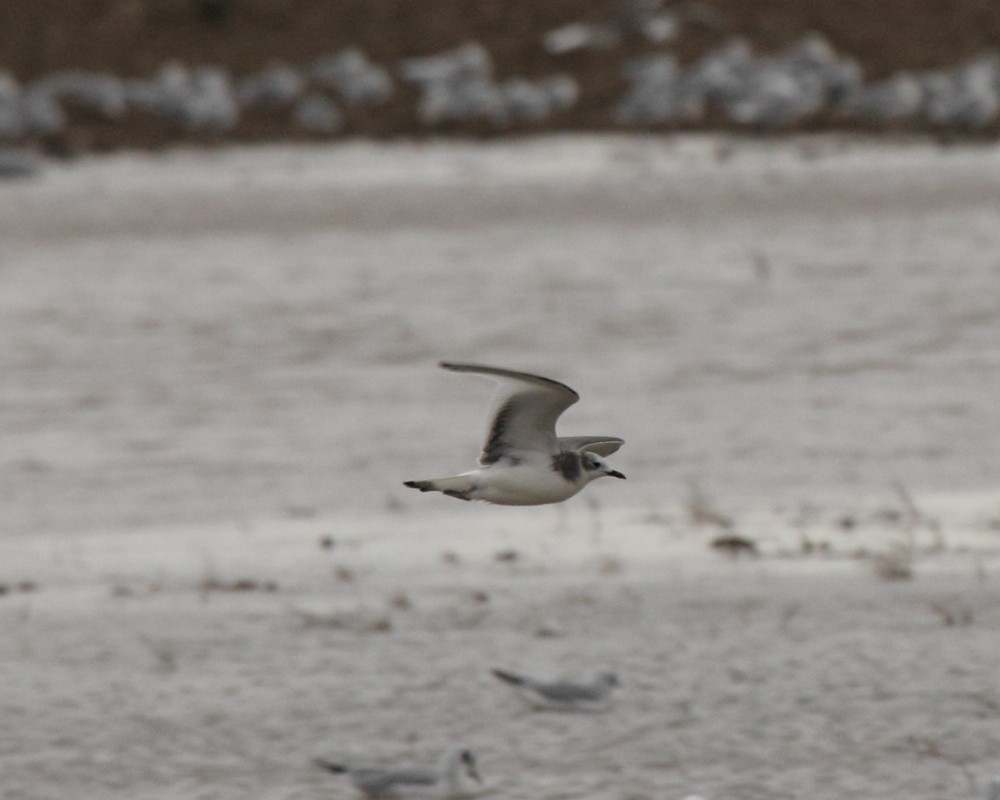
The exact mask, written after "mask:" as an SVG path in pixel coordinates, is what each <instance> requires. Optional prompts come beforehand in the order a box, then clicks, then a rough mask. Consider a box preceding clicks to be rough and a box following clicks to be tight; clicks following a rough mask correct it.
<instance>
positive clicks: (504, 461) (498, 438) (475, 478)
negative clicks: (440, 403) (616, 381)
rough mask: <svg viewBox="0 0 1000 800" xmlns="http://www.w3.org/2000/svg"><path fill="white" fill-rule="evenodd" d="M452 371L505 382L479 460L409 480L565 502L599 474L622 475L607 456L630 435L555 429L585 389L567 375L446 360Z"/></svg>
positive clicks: (472, 492) (521, 499) (505, 501)
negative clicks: (449, 472)
mask: <svg viewBox="0 0 1000 800" xmlns="http://www.w3.org/2000/svg"><path fill="white" fill-rule="evenodd" d="M440 366H441V367H443V368H444V369H447V370H451V371H452V372H472V373H475V374H477V375H486V376H487V377H490V378H493V379H494V380H496V381H497V382H498V383H499V384H500V388H499V390H498V392H497V397H496V400H495V406H494V412H493V421H492V422H491V423H490V430H489V433H488V435H487V437H486V444H485V445H484V446H483V452H482V454H481V455H480V456H479V463H480V465H481V466H480V468H479V469H474V470H472V471H471V472H463V473H462V474H461V475H453V476H451V477H449V478H436V479H434V480H427V481H406V482H405V483H404V484H403V485H404V486H409V487H410V488H411V489H419V490H420V491H421V492H442V493H443V494H446V495H448V496H449V497H457V498H458V499H459V500H484V501H485V502H487V503H495V504H497V505H504V506H537V505H544V504H546V503H560V502H562V501H563V500H566V499H568V498H570V497H572V496H573V495H575V494H576V493H577V492H579V491H580V490H581V489H582V488H583V487H584V486H586V485H587V484H588V483H590V482H591V481H592V480H594V479H596V478H600V477H602V476H604V475H610V476H611V477H612V478H623V479H624V477H625V476H624V475H622V474H621V473H620V472H619V471H618V470H616V469H612V468H611V466H610V465H609V464H608V463H607V462H606V461H604V459H603V458H601V456H609V455H611V454H612V453H614V452H615V451H616V450H617V449H618V448H619V447H621V446H622V445H623V444H624V443H625V441H624V440H623V439H619V438H618V437H617V436H566V437H557V436H556V420H557V419H558V418H559V415H560V414H562V412H563V411H565V410H566V409H567V408H569V407H570V406H571V405H573V403H575V402H576V401H577V400H579V399H580V395H578V394H577V393H576V392H574V391H573V390H572V389H570V388H569V387H568V386H566V385H565V384H563V383H559V382H558V381H554V380H551V379H550V378H543V377H541V376H539V375H529V374H528V373H526V372H515V371H513V370H509V369H500V368H498V367H482V366H477V365H475V364H452V363H447V362H441V364H440Z"/></svg>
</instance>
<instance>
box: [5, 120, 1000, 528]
mask: <svg viewBox="0 0 1000 800" xmlns="http://www.w3.org/2000/svg"><path fill="white" fill-rule="evenodd" d="M0 268H2V277H3V291H2V293H0V370H2V374H3V381H2V384H0V426H2V429H3V442H4V445H3V449H2V456H0V502H2V507H3V509H4V514H3V517H2V523H0V532H2V533H23V532H41V531H76V530H92V529H115V530H117V529H128V528H138V527H145V526H148V525H153V524H162V523H190V522H195V521H226V520H243V519H254V518H259V517H281V516H286V515H288V516H295V517H301V516H309V515H313V514H321V515H329V514H337V513H341V512H345V511H351V512H354V511H358V512H366V511H378V510H382V509H384V508H386V507H396V506H397V505H398V504H399V503H404V504H406V505H407V506H410V507H417V504H418V503H423V504H426V505H427V506H428V507H429V508H433V509H434V510H442V509H447V510H448V513H452V511H451V509H450V507H449V506H448V504H449V503H451V504H453V505H454V506H455V509H454V513H468V512H469V509H465V510H460V509H459V508H458V506H460V505H462V504H457V503H454V501H451V500H450V499H448V498H442V497H437V496H435V497H433V498H432V497H429V496H425V497H420V496H417V495H416V494H412V496H411V493H409V492H408V491H407V490H406V489H404V488H402V487H401V486H400V482H401V481H403V480H406V479H409V478H423V477H432V476H436V475H441V474H451V473H452V472H456V471H461V470H464V469H466V468H469V467H470V466H471V465H472V464H473V463H474V460H475V457H476V455H477V453H478V448H479V446H480V444H481V440H482V437H483V435H484V432H485V430H484V428H485V417H484V414H485V410H486V406H487V403H488V400H489V396H490V391H491V390H490V387H489V384H487V383H486V382H482V381H479V380H476V379H473V378H469V377H465V376H455V375H449V374H447V373H444V372H442V371H439V370H437V369H436V368H435V366H434V365H435V363H436V362H437V361H438V360H440V359H452V360H466V361H477V362H483V363H488V364H496V365H502V366H510V367H514V368H521V369H528V370H532V371H537V372H540V373H542V374H545V375H550V376H552V377H554V378H557V379H559V380H562V381H564V382H566V383H568V384H569V385H571V386H573V387H574V388H575V389H577V390H578V391H579V392H580V394H581V395H582V398H583V400H582V402H580V403H579V404H578V405H577V406H575V407H574V408H572V409H571V410H570V411H569V412H568V413H567V414H566V415H565V417H564V419H563V424H562V428H561V432H562V433H564V434H573V433H601V434H614V435H620V436H622V437H624V438H625V439H626V441H627V444H626V446H625V447H624V448H623V449H622V450H621V451H620V452H619V453H618V454H617V455H616V456H615V457H614V458H613V461H614V463H615V465H616V466H617V467H618V468H619V469H621V470H622V471H623V472H625V473H626V474H627V475H628V477H629V480H628V481H627V482H624V483H622V482H617V481H615V482H611V481H607V482H602V483H600V484H597V485H595V486H594V487H591V489H590V490H588V495H592V497H593V498H594V499H593V501H592V502H599V503H600V504H602V505H604V506H608V507H610V506H616V507H643V508H656V507H658V505H659V504H661V503H664V502H673V501H676V500H677V499H679V498H681V497H683V496H684V494H685V493H686V491H687V489H686V481H687V480H688V479H694V480H696V481H697V482H698V483H699V484H700V485H701V486H703V487H704V488H705V490H706V491H708V492H709V493H710V494H711V495H712V496H715V497H720V498H735V497H755V498H770V499H774V500H776V501H777V500H780V501H782V502H809V501H810V500H811V499H813V498H815V497H817V496H821V495H822V496H828V495H830V494H831V493H832V494H850V495H856V494H859V493H860V494H871V493H882V492H884V491H886V487H888V486H890V485H891V484H892V483H893V482H894V481H900V482H902V483H903V484H904V485H906V486H907V487H909V488H910V489H912V490H914V491H943V490H966V489H981V488H991V487H995V485H996V480H997V475H1000V449H998V448H997V446H996V442H997V432H998V431H1000V404H998V403H997V397H1000V324H998V320H1000V291H998V286H1000V150H998V149H997V148H995V147H967V148H956V149H940V148H938V147H935V146H932V145H929V144H914V143H910V144H906V143H904V144H898V143H897V144H888V143H882V144H880V143H860V142H858V143H850V142H848V143H845V142H841V141H837V140H833V139H822V140H802V141H792V142H784V143H778V142H774V143H750V142H746V143H743V142H739V141H735V142H734V141H730V140H725V139H714V138H706V137H691V138H684V137H681V138H670V139H666V138H663V139H660V138H649V139H643V138H605V139H594V138H577V137H559V138H551V139H540V140H526V141H517V142H504V143H494V144H454V143H449V144H444V143H431V144H423V145H414V144H389V145H375V144H366V143H354V144H345V145H340V146H336V147H315V148H313V147H297V148H293V147H267V148H253V149H234V150H224V151H219V152H181V153H173V154H168V155H158V156H145V155H118V156H113V157H110V158H95V159H86V160H83V161H80V162H77V163H73V164H70V165H67V166H58V167H54V168H52V169H51V170H50V171H49V172H48V174H47V175H45V176H44V177H43V178H42V179H41V180H38V181H33V182H19V183H18V182H11V183H7V184H3V185H0ZM576 502H577V503H585V502H586V500H584V499H583V498H581V499H578V500H577V501H576Z"/></svg>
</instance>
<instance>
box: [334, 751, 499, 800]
mask: <svg viewBox="0 0 1000 800" xmlns="http://www.w3.org/2000/svg"><path fill="white" fill-rule="evenodd" d="M315 763H316V766H318V767H322V768H323V769H325V770H326V771H327V772H333V773H335V774H346V775H347V777H348V778H350V780H351V783H353V784H354V787H355V788H356V789H357V790H358V791H359V792H361V794H363V795H364V796H365V797H366V798H369V800H380V799H381V798H390V797H391V798H397V797H407V796H411V795H415V796H420V797H439V798H447V799H448V800H451V799H452V798H460V797H471V796H473V795H474V794H476V793H477V792H476V790H475V789H474V787H472V786H471V785H470V784H469V782H468V781H467V780H466V778H472V780H474V781H476V783H482V778H480V777H479V772H478V771H477V770H476V758H475V756H474V755H473V754H472V751H471V750H451V751H449V752H447V753H445V754H444V756H443V757H442V759H441V762H440V764H438V766H437V767H403V768H397V769H380V768H377V767H348V766H344V765H343V764H338V763H335V762H332V761H325V760H323V759H321V758H317V759H315Z"/></svg>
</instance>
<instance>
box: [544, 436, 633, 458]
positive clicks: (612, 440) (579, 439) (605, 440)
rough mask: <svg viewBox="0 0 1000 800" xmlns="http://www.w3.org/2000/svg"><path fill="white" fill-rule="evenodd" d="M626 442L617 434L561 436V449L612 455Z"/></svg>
mask: <svg viewBox="0 0 1000 800" xmlns="http://www.w3.org/2000/svg"><path fill="white" fill-rule="evenodd" d="M623 444H625V440H624V439H619V438H618V437H617V436H560V437H559V449H560V450H587V451H589V452H591V453H596V454H597V455H599V456H610V455H611V454H612V453H614V452H615V451H616V450H617V449H618V448H619V447H621V446H622V445H623Z"/></svg>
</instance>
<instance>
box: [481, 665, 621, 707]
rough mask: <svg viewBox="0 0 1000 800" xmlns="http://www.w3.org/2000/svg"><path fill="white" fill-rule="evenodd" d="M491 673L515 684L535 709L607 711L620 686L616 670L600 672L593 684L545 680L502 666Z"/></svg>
mask: <svg viewBox="0 0 1000 800" xmlns="http://www.w3.org/2000/svg"><path fill="white" fill-rule="evenodd" d="M491 672H492V673H493V675H494V677H496V678H498V679H499V680H501V681H503V682H504V683H506V684H509V685H510V686H513V687H515V688H516V689H517V690H518V693H519V694H520V695H521V697H522V698H523V699H524V700H525V701H526V702H527V703H528V704H529V705H530V706H531V707H532V708H537V709H542V710H551V711H604V710H606V709H607V708H608V707H609V706H610V703H611V690H612V689H614V688H615V687H616V686H618V676H617V675H616V674H615V673H614V672H599V673H598V674H597V675H596V676H594V680H592V681H591V682H590V683H572V682H570V681H551V682H544V681H537V680H534V679H533V678H527V677H524V676H523V675H515V674H514V673H512V672H505V671H504V670H500V669H494V670H491Z"/></svg>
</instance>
